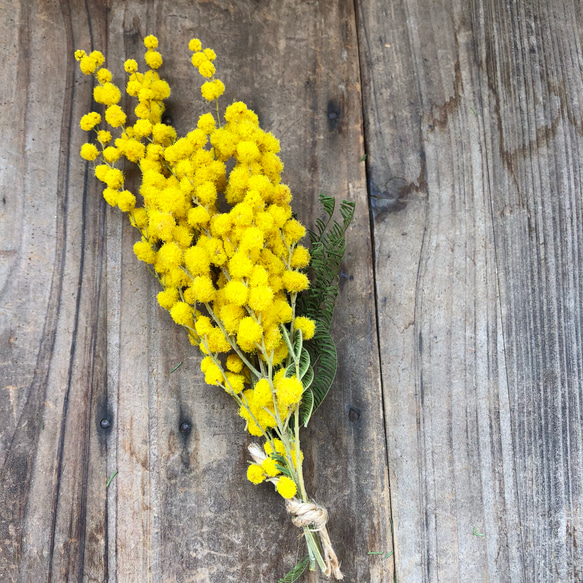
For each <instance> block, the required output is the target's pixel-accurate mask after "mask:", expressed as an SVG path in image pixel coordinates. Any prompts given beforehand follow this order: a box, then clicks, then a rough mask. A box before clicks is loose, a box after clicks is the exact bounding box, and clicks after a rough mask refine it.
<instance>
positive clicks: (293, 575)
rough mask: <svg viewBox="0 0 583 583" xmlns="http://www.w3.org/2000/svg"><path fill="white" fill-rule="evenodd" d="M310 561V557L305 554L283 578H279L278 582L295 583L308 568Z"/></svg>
mask: <svg viewBox="0 0 583 583" xmlns="http://www.w3.org/2000/svg"><path fill="white" fill-rule="evenodd" d="M309 563H310V557H309V556H305V557H304V558H303V559H302V560H301V561H300V562H299V563H298V564H297V565H296V566H295V567H294V568H293V569H292V570H291V571H290V572H289V573H288V574H287V575H286V576H285V577H283V579H280V580H279V581H278V583H295V582H296V581H297V580H298V579H299V578H300V577H301V576H302V575H303V574H304V571H305V570H306V569H307V568H308V564H309Z"/></svg>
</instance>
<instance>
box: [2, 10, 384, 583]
mask: <svg viewBox="0 0 583 583" xmlns="http://www.w3.org/2000/svg"><path fill="white" fill-rule="evenodd" d="M1 27H2V28H1V30H2V43H3V47H4V54H5V55H6V56H5V66H4V67H3V73H2V75H3V83H2V90H1V91H2V100H1V107H2V135H3V140H2V160H3V163H4V167H3V172H2V191H3V195H2V196H3V208H2V221H3V228H2V232H1V233H2V234H1V241H2V242H1V249H2V251H1V253H2V255H1V257H2V269H3V275H4V276H5V277H3V278H2V281H3V284H2V285H3V287H2V292H1V293H2V296H1V297H2V304H1V305H2V311H1V312H0V318H1V320H0V322H1V324H0V325H1V331H2V332H1V334H2V336H1V338H2V339H3V340H2V344H1V350H2V359H1V363H2V364H1V366H2V373H1V375H0V376H1V378H2V386H1V389H2V390H1V391H0V411H1V415H2V427H1V433H0V444H1V445H0V448H1V449H0V451H1V458H0V463H1V467H2V471H1V483H2V488H1V498H0V509H1V510H0V513H1V514H0V549H1V550H0V579H2V580H3V581H59V582H61V581H99V582H101V581H118V582H120V583H122V582H138V581H139V582H142V581H154V582H161V581H164V582H166V581H196V582H207V581H208V582H211V581H212V582H228V581H233V582H235V581H236V582H240V581H249V582H251V581H252V582H259V581H266V582H267V581H276V580H277V579H278V578H279V577H282V576H283V575H284V574H285V573H286V571H287V570H288V569H289V568H291V567H292V566H293V565H294V564H295V562H296V561H297V560H298V559H299V558H300V557H301V556H302V555H303V554H304V546H305V543H304V542H303V541H302V540H301V539H299V538H298V535H299V533H300V531H299V530H298V529H297V528H296V527H294V526H293V525H292V524H291V522H290V519H289V516H288V515H287V514H286V512H285V509H284V506H283V504H282V501H281V498H280V497H279V496H278V495H277V494H276V493H275V492H273V490H272V489H270V488H269V487H268V486H266V485H263V486H258V487H255V486H253V485H252V484H250V483H249V482H248V481H247V480H246V478H245V472H246V467H247V460H248V459H249V455H248V453H247V451H246V446H247V444H248V443H249V442H250V440H251V438H250V437H249V436H248V435H246V434H245V432H244V425H243V423H242V420H241V419H240V418H239V417H238V416H237V409H236V407H235V406H234V404H233V403H232V402H231V401H230V400H229V399H228V396H227V395H225V394H221V392H220V391H218V390H217V389H216V387H208V386H206V385H205V384H204V382H203V377H202V375H201V373H200V370H199V357H198V356H197V355H196V354H195V353H194V352H193V348H192V346H191V345H190V343H189V342H188V339H187V338H186V337H185V335H184V333H183V332H182V331H181V330H179V329H177V327H176V326H175V325H174V323H173V322H172V320H171V319H170V317H169V316H168V314H167V313H166V312H164V311H163V310H161V309H160V308H159V307H158V306H157V304H156V299H155V295H156V293H157V292H158V289H157V284H156V282H155V281H154V280H153V279H152V278H151V276H150V275H149V274H148V272H147V270H146V269H145V266H144V265H143V264H139V263H138V262H137V261H136V260H135V257H134V256H133V251H132V246H133V243H134V241H135V234H134V232H133V231H132V229H131V227H130V226H129V225H128V224H126V223H125V219H124V218H122V217H120V216H119V214H118V213H116V212H115V211H113V210H112V209H110V208H106V207H107V205H106V204H105V203H104V201H103V199H102V197H101V192H100V190H101V189H100V187H99V185H98V183H97V182H96V180H95V178H94V177H93V175H92V167H91V166H92V165H91V164H85V162H84V161H83V160H81V159H80V158H79V155H78V151H79V148H80V146H81V145H82V143H83V142H84V140H85V138H86V136H85V135H84V134H83V132H82V131H81V130H80V129H79V125H78V120H79V118H80V117H81V116H82V115H83V114H84V113H85V112H87V111H88V110H90V109H91V107H92V100H91V91H92V86H91V79H90V78H85V77H83V75H81V74H80V73H79V71H78V68H77V63H76V62H75V60H74V57H73V51H74V50H75V49H79V48H83V49H86V50H89V49H100V50H102V51H103V52H104V54H105V55H106V59H107V65H108V66H109V68H110V69H111V70H112V71H113V73H114V76H115V78H116V79H118V80H119V79H123V76H124V72H123V62H124V60H125V59H126V58H137V59H140V60H141V58H142V54H143V51H144V49H143V39H144V37H145V36H146V35H148V34H155V35H157V36H158V38H159V41H160V51H161V52H162V54H163V56H164V59H165V63H164V66H163V69H162V70H161V73H162V74H163V75H164V76H165V78H166V79H167V80H168V81H169V83H170V85H171V87H172V90H173V93H172V96H171V98H170V100H169V102H168V111H167V114H168V115H169V116H170V117H171V118H172V120H173V123H174V125H175V126H176V127H177V129H178V130H179V132H181V133H184V132H186V131H188V130H189V129H190V128H191V127H192V125H193V123H194V122H195V120H196V118H197V116H198V115H199V114H201V113H203V112H204V111H205V105H204V103H203V100H202V99H201V98H200V81H199V78H198V74H197V73H196V71H195V70H194V69H193V67H192V65H191V64H190V52H189V51H188V41H189V40H190V38H192V37H200V38H201V39H202V40H203V42H204V44H205V46H210V47H212V48H213V49H214V50H215V51H216V52H217V54H218V58H217V61H216V63H217V66H218V71H219V76H220V78H221V79H222V80H224V82H225V84H226V86H227V91H226V94H225V97H224V98H223V106H224V105H226V104H228V103H230V102H231V101H232V100H235V99H240V100H243V101H245V102H246V103H247V104H248V105H249V106H250V107H251V108H253V109H254V110H255V111H256V112H257V114H258V115H259V117H260V120H261V123H262V125H263V127H264V128H265V129H267V130H270V131H272V132H273V133H274V134H276V135H277V136H278V137H279V138H280V139H281V142H282V146H283V148H282V158H283V161H284V163H285V165H286V171H285V174H284V180H285V181H286V182H287V183H288V184H289V185H290V187H291V188H292V191H293V193H294V209H295V211H296V212H297V214H298V216H299V218H300V219H301V220H302V221H303V222H305V223H306V224H307V225H308V226H313V224H314V220H315V217H316V216H318V214H319V213H320V212H321V211H320V209H319V207H318V203H317V198H318V194H319V192H326V193H328V194H333V195H335V196H336V197H338V198H339V199H340V198H347V199H350V200H354V201H355V202H356V203H357V211H356V218H355V221H354V223H353V225H352V227H351V230H350V232H349V234H348V239H349V242H348V252H347V254H346V258H345V261H344V264H343V276H342V289H341V293H340V298H339V302H338V308H337V316H336V319H335V323H334V336H335V338H336V342H337V347H338V351H339V354H340V365H339V370H338V377H337V380H336V383H335V386H334V388H333V391H332V393H331V395H330V397H329V398H328V400H327V401H326V402H325V403H324V405H323V406H322V407H321V409H320V410H319V411H318V412H317V413H316V415H315V416H314V418H313V420H312V427H311V428H310V429H309V430H308V431H306V433H305V435H304V437H303V449H304V451H305V456H306V472H307V474H308V475H309V478H308V489H309V491H310V493H311V495H312V496H314V498H315V499H316V500H318V501H319V502H320V503H322V504H324V505H325V506H326V507H327V508H328V510H329V512H330V522H329V531H330V535H331V537H332V540H333V542H334V546H335V549H336V551H337V553H338V555H339V557H340V559H341V561H342V567H343V571H344V572H345V574H346V578H347V579H348V580H360V581H368V580H371V581H372V580H375V581H381V580H386V581H389V580H391V579H392V562H391V561H386V562H381V561H379V560H378V557H377V556H374V555H369V554H368V552H369V551H375V550H380V549H389V548H391V547H392V542H391V529H390V502H389V491H388V469H387V463H386V460H387V457H386V440H385V435H384V421H383V411H382V395H381V389H380V386H381V385H380V367H379V352H378V344H377V335H376V315H375V309H374V290H373V272H372V248H371V240H372V239H371V236H370V223H369V214H368V205H367V190H366V179H365V165H364V164H363V163H361V162H359V160H360V158H361V157H362V154H363V152H364V144H363V123H362V100H361V93H360V69H359V55H358V43H357V36H356V18H355V13H354V6H353V4H352V3H351V2H341V3H338V4H334V5H328V4H327V3H318V2H301V3H298V2H293V1H289V2H275V1H274V2H265V3H257V2H234V1H228V2H199V3H193V2H188V1H182V2H175V1H173V2H110V3H108V4H107V5H105V4H102V3H99V2H88V3H83V2H71V3H68V2H61V3H59V2H21V3H19V2H13V3H4V5H3V10H2V20H1ZM197 96H198V97H197ZM332 112H334V114H335V115H330V114H331V113H332ZM179 362H182V365H181V366H180V367H179V368H178V369H177V370H176V371H174V372H171V371H172V370H173V369H174V368H175V366H176V365H177V364H178V363H179ZM184 422H188V423H190V424H191V425H192V429H191V431H190V432H189V433H182V432H180V425H181V424H182V423H184ZM104 426H105V427H104ZM115 472H117V474H116V475H115V477H114V478H113V479H112V480H111V482H110V484H109V486H108V487H106V485H107V482H108V479H109V478H111V476H113V475H114V473H115ZM306 579H307V580H308V579H309V580H311V581H316V580H319V579H318V576H317V575H315V574H312V575H310V576H309V577H307V578H306Z"/></svg>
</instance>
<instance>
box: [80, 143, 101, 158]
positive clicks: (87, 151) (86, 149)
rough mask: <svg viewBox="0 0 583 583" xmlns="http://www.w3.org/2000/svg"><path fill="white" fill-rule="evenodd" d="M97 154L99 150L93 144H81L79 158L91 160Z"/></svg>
mask: <svg viewBox="0 0 583 583" xmlns="http://www.w3.org/2000/svg"><path fill="white" fill-rule="evenodd" d="M98 156H99V150H98V149H97V148H96V147H95V145H94V144H83V145H82V146H81V158H83V159H84V160H88V161H90V162H91V161H93V160H95V158H97V157H98Z"/></svg>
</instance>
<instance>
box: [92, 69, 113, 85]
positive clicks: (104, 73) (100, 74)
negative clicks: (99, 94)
mask: <svg viewBox="0 0 583 583" xmlns="http://www.w3.org/2000/svg"><path fill="white" fill-rule="evenodd" d="M95 76H96V77H97V80H98V81H99V82H100V83H108V82H109V81H111V78H112V77H111V71H109V70H108V69H105V68H103V69H99V71H97V74H96V75H95Z"/></svg>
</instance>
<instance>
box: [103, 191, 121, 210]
mask: <svg viewBox="0 0 583 583" xmlns="http://www.w3.org/2000/svg"><path fill="white" fill-rule="evenodd" d="M118 196H119V191H118V190H115V188H105V189H104V190H103V198H104V199H105V202H106V203H107V204H108V205H110V206H117V199H118Z"/></svg>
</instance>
